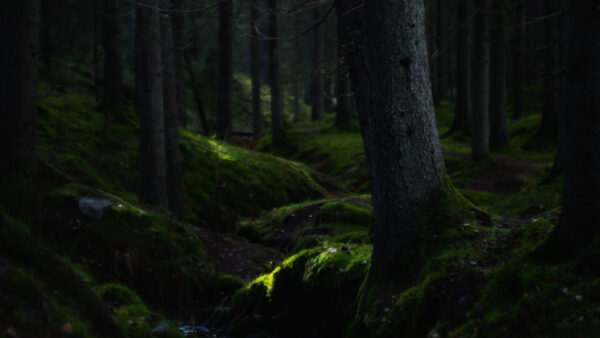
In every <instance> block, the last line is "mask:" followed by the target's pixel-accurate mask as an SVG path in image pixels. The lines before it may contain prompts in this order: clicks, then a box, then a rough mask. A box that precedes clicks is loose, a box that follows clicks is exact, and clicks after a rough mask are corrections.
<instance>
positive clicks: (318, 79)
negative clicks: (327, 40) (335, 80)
mask: <svg viewBox="0 0 600 338" xmlns="http://www.w3.org/2000/svg"><path fill="white" fill-rule="evenodd" d="M313 15H314V16H313V19H314V22H317V21H319V20H321V19H322V10H321V6H317V7H315V8H314V9H313ZM311 50H312V55H311V58H312V62H313V64H312V85H311V91H312V95H311V105H312V119H313V120H314V121H318V120H322V119H323V117H324V113H325V112H324V109H325V108H324V101H323V90H324V88H323V74H322V72H321V58H322V57H323V25H322V24H320V25H319V26H318V27H316V28H315V29H314V31H313V33H312V49H311Z"/></svg>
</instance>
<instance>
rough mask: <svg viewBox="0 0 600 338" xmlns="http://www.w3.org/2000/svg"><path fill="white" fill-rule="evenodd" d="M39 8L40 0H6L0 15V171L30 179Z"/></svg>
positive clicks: (32, 155)
mask: <svg viewBox="0 0 600 338" xmlns="http://www.w3.org/2000/svg"><path fill="white" fill-rule="evenodd" d="M40 8H41V4H40V1H39V0H7V1H4V2H3V12H2V14H3V16H2V18H1V19H0V24H1V26H0V32H2V36H1V40H0V158H1V159H2V161H1V163H2V164H0V174H1V175H3V176H4V175H9V176H19V177H22V178H25V179H26V180H28V181H31V179H32V177H33V175H34V173H35V169H36V156H35V143H36V132H37V106H36V96H37V79H38V54H39V25H40ZM4 182H6V183H9V180H8V179H7V180H6V181H4ZM30 183H31V182H30ZM24 195H28V192H26V193H25V194H24Z"/></svg>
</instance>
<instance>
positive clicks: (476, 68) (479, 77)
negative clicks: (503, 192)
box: [471, 0, 491, 161]
mask: <svg viewBox="0 0 600 338" xmlns="http://www.w3.org/2000/svg"><path fill="white" fill-rule="evenodd" d="M490 1H491V0H479V1H478V2H477V4H478V7H477V10H478V13H477V15H475V37H474V39H475V41H474V42H475V46H474V49H473V72H474V74H473V78H474V81H473V130H472V141H473V149H472V153H471V155H472V157H473V159H474V160H476V161H477V160H482V159H485V158H487V157H488V156H489V153H490V116H489V103H490V19H489V15H490Z"/></svg>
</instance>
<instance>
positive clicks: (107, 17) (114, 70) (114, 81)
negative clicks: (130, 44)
mask: <svg viewBox="0 0 600 338" xmlns="http://www.w3.org/2000/svg"><path fill="white" fill-rule="evenodd" d="M120 9H121V6H120V1H119V0H104V13H103V18H104V27H103V28H104V34H103V42H104V43H103V45H104V94H103V100H102V101H103V105H104V109H106V110H107V111H108V112H110V113H112V115H113V116H117V115H118V114H119V110H120V109H121V106H122V104H123V84H122V82H123V64H122V60H121V54H122V51H121V38H122V30H121V20H120V19H119V17H120V15H121V11H120Z"/></svg>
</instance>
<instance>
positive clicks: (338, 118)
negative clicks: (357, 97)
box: [335, 48, 352, 127]
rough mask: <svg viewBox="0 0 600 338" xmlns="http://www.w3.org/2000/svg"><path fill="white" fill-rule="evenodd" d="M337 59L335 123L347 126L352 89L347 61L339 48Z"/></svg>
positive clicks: (350, 117)
mask: <svg viewBox="0 0 600 338" xmlns="http://www.w3.org/2000/svg"><path fill="white" fill-rule="evenodd" d="M339 60H340V61H339V66H338V85H337V109H336V115H335V124H336V125H337V126H340V127H348V126H349V125H351V124H352V103H351V101H350V100H351V98H352V89H351V86H350V74H349V73H348V67H347V64H346V63H347V62H346V60H345V58H344V57H343V56H342V52H341V48H340V58H339Z"/></svg>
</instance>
